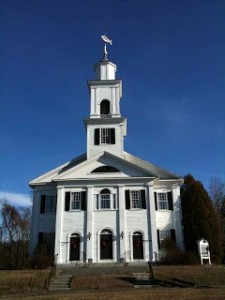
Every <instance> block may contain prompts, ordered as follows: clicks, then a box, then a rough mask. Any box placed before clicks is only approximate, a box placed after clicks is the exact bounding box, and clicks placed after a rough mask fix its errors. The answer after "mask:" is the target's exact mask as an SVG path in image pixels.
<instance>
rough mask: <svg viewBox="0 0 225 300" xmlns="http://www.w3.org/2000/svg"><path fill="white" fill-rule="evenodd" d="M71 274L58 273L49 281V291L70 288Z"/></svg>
mask: <svg viewBox="0 0 225 300" xmlns="http://www.w3.org/2000/svg"><path fill="white" fill-rule="evenodd" d="M71 278H72V275H68V274H66V275H64V274H60V275H57V276H56V277H54V278H53V279H52V281H51V283H50V286H49V291H59V290H70V281H71Z"/></svg>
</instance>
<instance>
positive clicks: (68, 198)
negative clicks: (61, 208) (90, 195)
mask: <svg viewBox="0 0 225 300" xmlns="http://www.w3.org/2000/svg"><path fill="white" fill-rule="evenodd" d="M86 198H87V193H86V192H85V191H81V192H66V193H65V211H73V212H74V211H85V210H86V209H87V208H86V206H87V205H86V204H87V199H86Z"/></svg>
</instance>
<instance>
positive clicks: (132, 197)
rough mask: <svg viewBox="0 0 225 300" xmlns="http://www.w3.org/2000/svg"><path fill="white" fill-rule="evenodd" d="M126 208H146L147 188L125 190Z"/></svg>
mask: <svg viewBox="0 0 225 300" xmlns="http://www.w3.org/2000/svg"><path fill="white" fill-rule="evenodd" d="M125 207H126V209H140V208H142V209H146V199H145V190H144V189H141V190H125Z"/></svg>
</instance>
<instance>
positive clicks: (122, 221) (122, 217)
mask: <svg viewBox="0 0 225 300" xmlns="http://www.w3.org/2000/svg"><path fill="white" fill-rule="evenodd" d="M118 196H119V197H118V213H119V224H118V226H119V239H120V258H124V259H125V260H126V254H127V239H128V236H127V231H126V209H125V197H124V187H123V186H122V185H118ZM121 232H123V239H122V238H121V237H120V234H121Z"/></svg>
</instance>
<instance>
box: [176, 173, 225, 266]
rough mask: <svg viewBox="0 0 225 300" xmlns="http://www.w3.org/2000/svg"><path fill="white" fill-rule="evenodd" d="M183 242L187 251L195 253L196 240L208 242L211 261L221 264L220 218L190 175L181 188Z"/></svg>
mask: <svg viewBox="0 0 225 300" xmlns="http://www.w3.org/2000/svg"><path fill="white" fill-rule="evenodd" d="M181 205H182V212H183V230H184V242H185V246H186V250H187V251H195V252H196V251H197V243H196V242H197V240H199V239H201V238H205V239H206V240H208V242H209V247H210V252H211V257H212V261H214V262H221V258H222V255H223V232H222V226H221V222H220V218H219V217H218V214H217V213H216V211H215V209H214V207H213V204H212V202H211V199H210V197H209V195H208V193H207V191H206V190H205V189H204V187H203V185H202V183H201V182H200V181H198V180H195V179H194V177H193V176H192V175H190V174H188V175H187V176H185V177H184V184H183V186H182V188H181Z"/></svg>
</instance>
